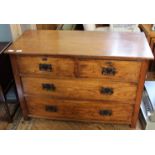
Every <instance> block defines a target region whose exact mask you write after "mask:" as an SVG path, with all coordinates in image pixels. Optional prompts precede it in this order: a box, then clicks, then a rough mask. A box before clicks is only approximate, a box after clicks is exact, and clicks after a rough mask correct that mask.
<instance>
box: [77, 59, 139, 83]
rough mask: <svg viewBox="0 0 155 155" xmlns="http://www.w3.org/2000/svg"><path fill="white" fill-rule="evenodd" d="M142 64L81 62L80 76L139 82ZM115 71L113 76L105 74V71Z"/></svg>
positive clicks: (108, 61) (128, 62)
mask: <svg viewBox="0 0 155 155" xmlns="http://www.w3.org/2000/svg"><path fill="white" fill-rule="evenodd" d="M140 67H141V62H137V61H113V60H89V59H88V60H82V59H81V60H80V61H79V76H80V77H82V78H84V77H86V78H105V79H112V80H120V81H130V82H137V81H138V78H139V73H140ZM109 68H110V69H114V73H113V74H110V73H109V74H108V73H107V74H106V72H105V73H104V72H103V71H104V70H103V69H109ZM127 68H128V69H127Z"/></svg>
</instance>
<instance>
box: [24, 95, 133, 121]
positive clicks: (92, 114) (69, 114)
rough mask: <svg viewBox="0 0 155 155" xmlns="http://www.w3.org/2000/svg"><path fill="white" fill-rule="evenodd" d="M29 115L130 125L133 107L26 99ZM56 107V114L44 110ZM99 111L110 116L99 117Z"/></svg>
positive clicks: (47, 99)
mask: <svg viewBox="0 0 155 155" xmlns="http://www.w3.org/2000/svg"><path fill="white" fill-rule="evenodd" d="M26 100H27V104H28V109H29V114H30V115H31V116H32V115H34V116H36V115H37V116H40V117H48V118H52V119H54V118H55V119H56V118H59V119H70V120H89V121H95V120H96V121H97V120H98V121H123V122H124V123H127V124H129V123H131V115H132V110H133V106H132V105H123V104H119V105H117V106H115V104H114V103H111V104H107V103H104V104H102V105H101V104H96V103H91V104H89V103H87V102H88V101H86V103H84V102H79V103H74V101H71V100H54V99H49V98H38V97H37V98H34V97H27V99H26ZM47 105H48V106H56V107H57V112H49V111H46V110H45V107H46V106H47ZM100 110H112V115H111V116H103V115H100V113H99V112H100Z"/></svg>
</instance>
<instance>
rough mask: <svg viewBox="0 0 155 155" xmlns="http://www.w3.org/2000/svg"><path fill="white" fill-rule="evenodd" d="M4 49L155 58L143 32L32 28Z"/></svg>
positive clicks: (13, 52) (68, 54) (43, 53)
mask: <svg viewBox="0 0 155 155" xmlns="http://www.w3.org/2000/svg"><path fill="white" fill-rule="evenodd" d="M12 50H13V51H12ZM16 50H17V51H16ZM5 53H9V54H24V55H31V54H32V55H56V56H60V55H61V56H81V57H83V56H87V57H99V58H102V57H104V58H114V59H115V58H116V59H117V58H126V59H153V55H152V52H151V50H150V47H149V45H148V43H147V40H146V38H145V35H144V34H143V33H141V32H138V33H137V32H136V33H135V32H133V33H132V32H130V33H129V32H118V33H117V32H107V33H106V32H88V31H52V30H38V31H36V30H30V31H26V32H25V33H24V34H23V35H22V36H21V37H20V38H19V39H17V40H16V41H15V42H14V43H13V44H12V45H11V46H10V47H9V48H8V49H7V50H6V52H5Z"/></svg>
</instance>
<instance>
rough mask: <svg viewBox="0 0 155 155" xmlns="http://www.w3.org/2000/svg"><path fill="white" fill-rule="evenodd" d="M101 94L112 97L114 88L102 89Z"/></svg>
mask: <svg viewBox="0 0 155 155" xmlns="http://www.w3.org/2000/svg"><path fill="white" fill-rule="evenodd" d="M100 93H101V94H105V95H112V94H113V93H114V91H113V88H109V87H102V88H101V90H100Z"/></svg>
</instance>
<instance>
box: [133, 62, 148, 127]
mask: <svg viewBox="0 0 155 155" xmlns="http://www.w3.org/2000/svg"><path fill="white" fill-rule="evenodd" d="M148 65H149V62H148V61H147V60H146V61H143V63H142V66H141V74H140V77H139V84H138V87H137V97H136V104H135V107H134V112H133V117H132V124H131V127H135V126H136V122H137V119H138V115H139V109H140V108H139V107H140V104H141V100H142V94H143V88H144V82H145V79H146V74H147V70H148Z"/></svg>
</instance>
